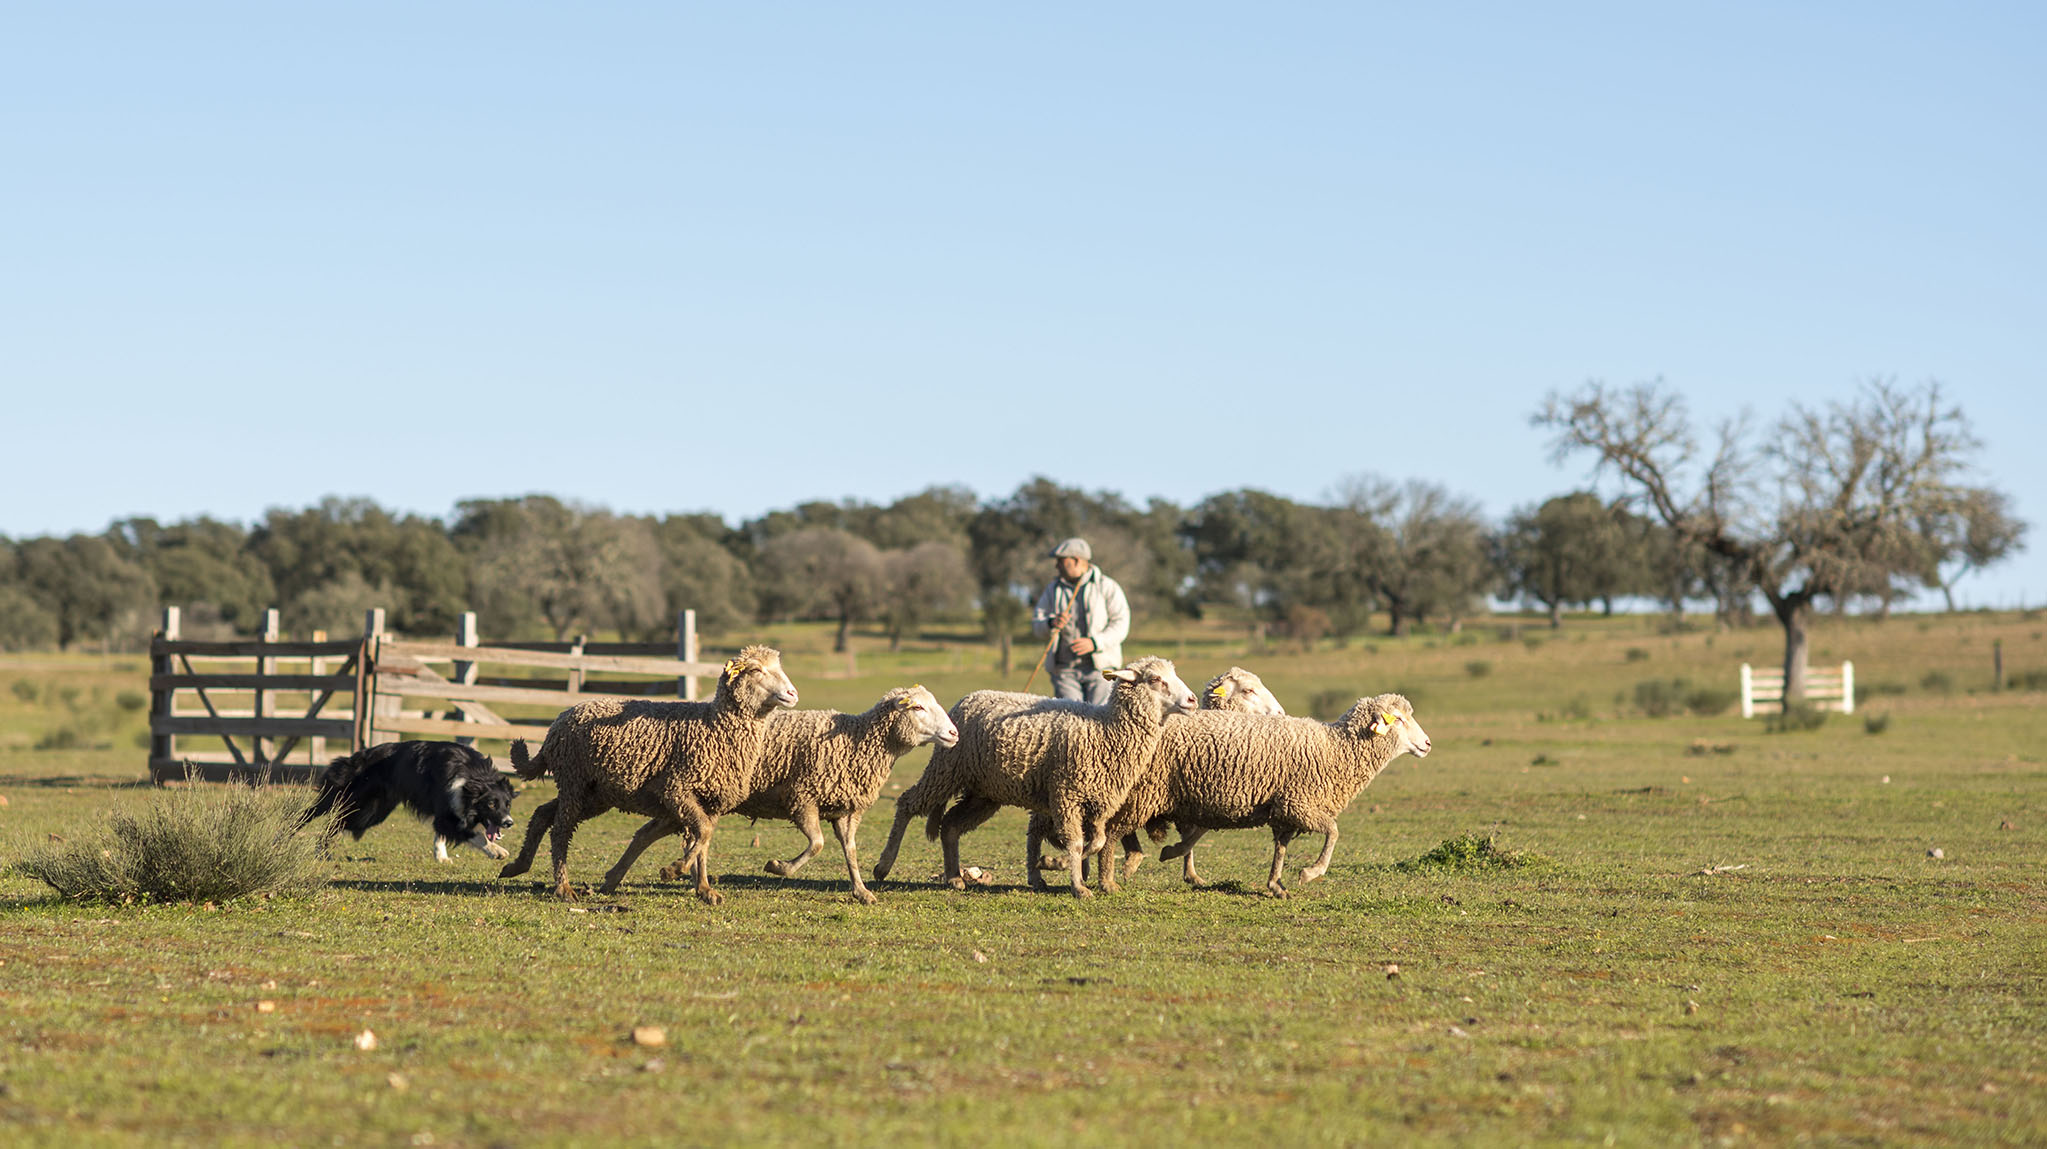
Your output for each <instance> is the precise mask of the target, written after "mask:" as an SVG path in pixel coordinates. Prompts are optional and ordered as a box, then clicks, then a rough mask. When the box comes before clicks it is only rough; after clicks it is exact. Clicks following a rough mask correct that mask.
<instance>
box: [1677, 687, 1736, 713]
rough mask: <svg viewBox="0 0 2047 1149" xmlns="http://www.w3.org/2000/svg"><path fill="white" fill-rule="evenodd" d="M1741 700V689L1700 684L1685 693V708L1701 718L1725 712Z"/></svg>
mask: <svg viewBox="0 0 2047 1149" xmlns="http://www.w3.org/2000/svg"><path fill="white" fill-rule="evenodd" d="M1740 701H1741V691H1739V690H1732V689H1724V688H1720V687H1713V686H1701V687H1700V688H1698V689H1697V690H1694V691H1692V692H1691V693H1690V694H1687V695H1685V709H1687V710H1689V711H1691V712H1692V713H1693V714H1696V715H1698V716H1699V717H1701V718H1711V717H1713V716H1714V715H1716V714H1725V713H1727V711H1728V708H1730V707H1732V706H1733V705H1734V704H1735V703H1737V702H1740Z"/></svg>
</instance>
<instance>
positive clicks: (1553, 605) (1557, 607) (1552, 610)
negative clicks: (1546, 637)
mask: <svg viewBox="0 0 2047 1149" xmlns="http://www.w3.org/2000/svg"><path fill="white" fill-rule="evenodd" d="M1563 625H1564V600H1563V599H1560V598H1558V599H1551V600H1550V604H1549V628H1550V629H1551V630H1557V629H1559V628H1561V627H1562V626H1563Z"/></svg>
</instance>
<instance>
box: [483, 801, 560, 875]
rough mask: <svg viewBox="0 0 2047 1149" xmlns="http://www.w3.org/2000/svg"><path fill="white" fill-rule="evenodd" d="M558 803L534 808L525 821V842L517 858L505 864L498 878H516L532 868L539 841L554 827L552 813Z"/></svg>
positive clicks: (542, 804)
mask: <svg viewBox="0 0 2047 1149" xmlns="http://www.w3.org/2000/svg"><path fill="white" fill-rule="evenodd" d="M560 802H561V799H559V798H557V799H555V800H554V801H551V802H542V803H541V804H540V805H539V806H537V807H535V808H534V810H533V813H532V815H531V816H530V817H528V818H527V819H526V841H525V843H524V844H523V845H521V846H520V847H519V856H518V857H516V858H513V859H512V860H511V861H509V862H506V863H505V868H504V869H502V870H499V871H498V877H500V878H516V877H518V876H519V875H520V874H523V873H525V872H526V871H528V870H530V869H532V868H533V855H535V854H538V853H539V852H540V839H541V838H543V837H545V836H546V835H547V828H548V827H549V826H552V825H554V812H555V810H556V809H558V808H559V804H560Z"/></svg>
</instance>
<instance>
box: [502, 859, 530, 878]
mask: <svg viewBox="0 0 2047 1149" xmlns="http://www.w3.org/2000/svg"><path fill="white" fill-rule="evenodd" d="M532 868H533V863H531V862H507V863H505V867H504V868H503V869H501V870H499V871H498V877H500V878H516V877H518V876H519V875H520V874H523V873H525V872H526V871H528V870H530V869H532Z"/></svg>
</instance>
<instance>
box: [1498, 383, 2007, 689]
mask: <svg viewBox="0 0 2047 1149" xmlns="http://www.w3.org/2000/svg"><path fill="white" fill-rule="evenodd" d="M1532 421H1533V423H1534V424H1535V425H1536V426H1538V427H1546V428H1549V429H1550V430H1552V431H1554V432H1555V438H1554V440H1553V441H1552V447H1553V451H1554V457H1555V458H1556V459H1557V460H1558V461H1561V460H1563V459H1565V458H1567V457H1569V456H1571V455H1573V454H1575V453H1577V452H1580V451H1590V452H1593V453H1594V454H1596V455H1597V456H1598V461H1597V463H1596V464H1595V468H1594V469H1595V473H1597V472H1600V471H1606V470H1609V469H1610V470H1612V471H1613V472H1614V473H1616V474H1618V475H1619V476H1620V477H1621V478H1622V480H1624V481H1625V483H1626V484H1627V485H1628V487H1629V488H1630V495H1631V497H1632V498H1633V499H1635V500H1637V501H1639V502H1640V503H1642V504H1645V505H1646V506H1648V507H1649V508H1650V509H1651V510H1652V511H1653V512H1654V513H1655V514H1656V515H1657V516H1658V517H1659V518H1661V519H1662V520H1663V522H1664V523H1665V524H1667V525H1668V526H1669V527H1670V528H1671V530H1672V531H1673V532H1674V533H1676V534H1677V535H1678V536H1679V538H1680V539H1681V540H1682V541H1684V542H1694V543H1697V544H1698V545H1700V546H1702V547H1704V548H1705V549H1706V550H1707V551H1708V552H1710V553H1711V554H1713V555H1715V556H1718V557H1719V558H1721V559H1722V560H1725V563H1726V568H1727V570H1726V573H1727V576H1728V577H1729V578H1730V580H1732V581H1733V582H1734V583H1735V584H1736V585H1739V584H1740V583H1742V582H1748V583H1752V584H1753V586H1754V587H1755V589H1756V590H1757V591H1759V592H1761V593H1762V595H1763V597H1764V598H1765V599H1766V600H1767V601H1768V602H1769V604H1770V609H1771V611H1772V612H1773V613H1774V614H1775V615H1776V616H1777V621H1778V623H1779V625H1781V626H1782V627H1783V628H1784V696H1785V698H1786V699H1787V700H1788V701H1792V702H1796V701H1799V700H1801V699H1803V698H1804V697H1805V685H1806V648H1807V634H1808V630H1809V628H1810V624H1811V621H1812V613H1813V608H1814V603H1815V602H1816V601H1817V600H1819V599H1822V598H1827V599H1834V598H1838V597H1839V596H1842V595H1846V594H1856V593H1868V589H1869V588H1870V587H1872V586H1874V585H1878V584H1879V583H1881V584H1883V585H1889V584H1890V583H1892V582H1894V581H1896V580H1902V579H1915V578H1921V577H1923V572H1924V569H1925V567H1924V556H1925V555H1926V553H1927V551H1928V546H1929V544H1928V542H1927V538H1926V535H1925V533H1924V532H1925V529H1926V528H1925V524H1926V523H1927V522H1929V521H1932V520H1936V519H1938V518H1939V517H1940V516H1942V515H1943V514H1948V513H1951V512H1952V509H1953V508H1955V507H1956V506H1958V505H1961V504H1962V503H1963V502H1965V501H1966V500H1968V499H1969V498H1971V497H1980V495H1979V494H1978V492H1981V491H1982V488H1971V487H1965V486H1962V485H1960V483H1959V482H1958V480H1959V478H1960V477H1961V476H1962V475H1963V474H1964V473H1965V471H1966V469H1967V466H1968V459H1969V456H1970V455H1971V454H1972V453H1973V452H1974V451H1975V450H1976V448H1977V447H1978V446H1979V444H1978V442H1977V440H1976V438H1975V437H1974V436H1973V435H1972V434H1970V432H1969V428H1968V422H1967V420H1966V419H1964V418H1963V416H1962V412H1961V410H1960V408H1958V407H1953V406H1949V405H1946V404H1945V403H1944V401H1943V400H1942V397H1941V392H1940V386H1939V385H1938V384H1934V383H1929V384H1927V385H1925V386H1923V387H1918V388H1900V387H1898V386H1896V385H1895V384H1892V383H1890V382H1888V381H1883V380H1877V381H1872V382H1870V383H1868V384H1867V385H1865V387H1864V388H1863V391H1862V394H1861V395H1860V396H1858V397H1857V398H1856V399H1855V400H1854V401H1852V402H1848V403H1838V402H1836V403H1829V404H1827V406H1826V407H1824V408H1821V409H1814V408H1807V407H1804V406H1802V405H1798V404H1794V405H1793V406H1792V408H1791V411H1790V413H1789V414H1787V415H1786V416H1785V417H1784V418H1783V420H1782V421H1780V422H1779V423H1778V424H1777V426H1776V428H1775V429H1774V431H1773V432H1771V433H1769V434H1767V435H1759V434H1758V433H1756V431H1755V430H1754V427H1753V424H1752V422H1751V420H1750V419H1749V417H1748V416H1747V415H1746V414H1744V415H1743V416H1741V417H1740V418H1737V419H1733V420H1729V421H1727V422H1724V423H1722V424H1721V425H1720V426H1719V427H1718V428H1717V434H1716V435H1715V441H1714V446H1713V450H1712V453H1711V454H1710V455H1705V454H1703V453H1702V451H1701V447H1700V444H1699V441H1698V438H1697V437H1696V435H1695V434H1694V432H1693V430H1692V424H1691V419H1690V416H1689V414H1688V413H1687V411H1686V409H1685V404H1684V400H1683V399H1682V398H1681V397H1680V396H1678V395H1677V394H1675V393H1673V392H1671V391H1670V390H1668V389H1667V388H1665V387H1664V385H1663V384H1662V383H1661V382H1660V381H1658V382H1655V383H1645V384H1636V385H1635V386H1633V387H1628V388H1614V387H1608V386H1607V385H1605V384H1603V383H1598V382H1594V383H1589V384H1587V385H1586V386H1585V387H1584V388H1582V389H1581V390H1579V391H1578V392H1577V393H1576V394H1574V395H1571V396H1568V397H1566V396H1562V395H1558V394H1554V393H1553V394H1551V395H1550V396H1549V398H1548V399H1547V400H1546V401H1545V402H1544V404H1543V406H1542V409H1541V410H1539V411H1537V412H1536V413H1535V415H1534V416H1533V418H1532ZM1723 605H1724V604H1723Z"/></svg>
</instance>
